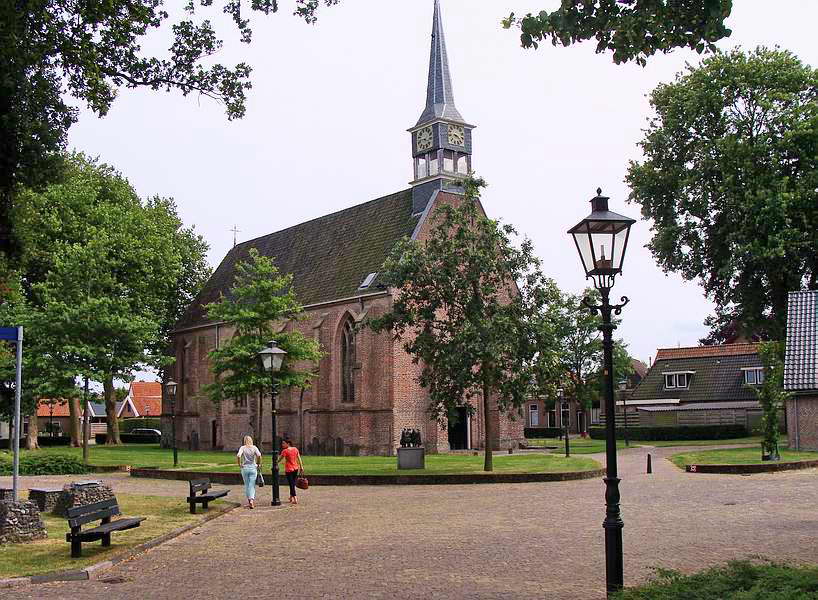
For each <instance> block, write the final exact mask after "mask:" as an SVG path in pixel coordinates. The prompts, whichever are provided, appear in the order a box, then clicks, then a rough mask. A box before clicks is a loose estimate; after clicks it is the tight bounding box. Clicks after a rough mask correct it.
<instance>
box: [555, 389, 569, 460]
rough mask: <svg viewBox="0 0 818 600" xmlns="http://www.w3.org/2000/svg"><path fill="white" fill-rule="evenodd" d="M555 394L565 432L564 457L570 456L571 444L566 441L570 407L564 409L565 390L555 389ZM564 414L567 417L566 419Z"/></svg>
mask: <svg viewBox="0 0 818 600" xmlns="http://www.w3.org/2000/svg"><path fill="white" fill-rule="evenodd" d="M557 394H558V395H559V398H560V424H561V425H562V430H563V432H564V434H565V458H568V457H570V456H571V444H570V442H569V441H568V426H569V425H570V424H571V409H570V407H569V408H568V410H566V408H565V406H566V404H567V402H565V392H564V390H563V389H562V388H560V389H559V390H557ZM566 415H567V416H568V418H567V419H566V418H565V417H566Z"/></svg>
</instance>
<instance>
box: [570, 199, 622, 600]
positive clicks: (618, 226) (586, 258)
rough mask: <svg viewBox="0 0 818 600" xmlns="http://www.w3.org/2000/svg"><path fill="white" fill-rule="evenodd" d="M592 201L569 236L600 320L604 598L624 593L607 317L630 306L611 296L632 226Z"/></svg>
mask: <svg viewBox="0 0 818 600" xmlns="http://www.w3.org/2000/svg"><path fill="white" fill-rule="evenodd" d="M596 194H597V195H596V197H595V198H593V199H592V200H591V214H590V215H588V216H587V217H585V218H584V219H583V220H582V221H580V222H579V223H578V224H577V225H575V226H574V227H572V228H571V229H570V230H569V231H568V233H570V234H571V235H572V236H573V238H574V243H575V244H576V247H577V251H578V252H579V257H580V260H581V261H582V267H583V269H584V270H585V277H586V279H591V280H592V281H593V283H594V287H595V288H596V289H597V290H599V293H600V296H601V297H602V304H599V305H594V304H591V302H590V301H589V300H588V298H584V299H583V301H582V303H583V304H584V305H585V306H586V307H587V308H588V309H590V310H591V312H593V313H595V314H596V313H601V314H602V325H601V326H600V330H601V331H602V348H603V355H604V381H605V412H606V414H607V415H608V418H606V419H605V455H606V469H607V471H606V476H605V521H604V522H603V524H602V527H603V528H604V529H605V583H606V587H607V590H608V594H612V593H614V592H617V591H619V590H621V589H622V586H623V584H624V573H623V559H622V528H623V527H624V523H623V522H622V516H621V512H620V510H619V481H620V479H619V475H618V472H617V465H616V417H615V412H614V411H615V405H614V386H613V330H614V325H613V324H612V323H611V313H616V314H617V315H619V314H622V308H623V307H624V306H625V305H626V304H627V303H628V298H627V297H625V296H623V297H622V299H621V301H620V302H621V304H614V305H612V304H611V303H610V291H611V288H612V287H613V285H614V280H615V279H616V276H617V275H619V274H621V273H622V262H623V261H624V259H625V250H626V249H627V247H628V236H629V235H630V229H631V225H633V224H634V223H635V222H636V221H634V220H633V219H630V218H628V217H623V216H622V215H619V214H616V213H614V212H610V211H609V210H608V198H607V197H605V196H603V195H602V190H601V189H597V191H596Z"/></svg>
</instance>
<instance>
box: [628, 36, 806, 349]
mask: <svg viewBox="0 0 818 600" xmlns="http://www.w3.org/2000/svg"><path fill="white" fill-rule="evenodd" d="M651 104H652V106H653V108H654V109H655V111H656V116H655V118H654V119H653V120H652V121H651V122H650V124H649V127H648V129H647V130H646V134H645V137H644V139H643V140H642V142H641V144H640V145H641V147H642V150H643V152H644V154H645V160H644V161H643V162H632V163H631V165H630V168H629V170H628V175H627V182H628V184H629V185H630V187H631V194H630V200H631V201H633V202H637V203H639V204H640V205H641V206H642V215H643V216H644V217H645V218H646V219H652V220H653V223H654V226H653V238H652V239H651V241H650V244H649V248H650V250H651V252H652V253H653V256H654V258H655V259H656V260H657V262H658V263H659V265H660V266H661V267H662V268H663V269H664V270H665V271H675V272H678V273H680V274H681V275H682V277H684V278H685V279H687V280H695V279H698V280H699V281H700V283H701V285H702V286H703V288H704V290H705V293H706V294H707V296H708V297H709V298H711V299H712V300H713V301H714V302H715V303H716V311H717V318H716V320H715V321H713V323H712V324H713V325H714V330H715V329H716V328H719V327H721V326H723V325H724V324H725V323H726V322H729V321H730V320H731V319H734V320H735V321H736V322H738V323H741V324H742V325H743V326H744V327H745V328H746V329H747V330H748V331H751V332H755V333H761V332H764V333H765V334H766V337H767V338H768V339H778V340H781V339H783V338H784V333H785V330H786V316H787V294H788V292H790V291H792V290H800V289H816V288H818V252H816V248H818V192H816V190H818V151H816V149H817V148H818V71H816V70H814V69H812V68H811V67H808V66H806V65H804V64H803V63H801V61H799V60H798V59H797V58H796V57H795V56H793V55H792V54H791V53H789V52H786V51H782V50H768V49H766V48H758V49H757V50H755V51H753V52H750V53H748V54H745V53H743V52H741V51H738V50H735V51H732V52H729V53H725V54H719V55H716V56H714V57H711V58H708V59H706V60H705V61H703V63H702V64H701V66H698V67H693V66H688V68H687V70H686V72H684V73H682V74H680V75H679V76H677V78H676V81H674V82H673V83H669V84H664V85H660V86H659V87H657V88H656V89H655V90H654V91H653V93H652V94H651Z"/></svg>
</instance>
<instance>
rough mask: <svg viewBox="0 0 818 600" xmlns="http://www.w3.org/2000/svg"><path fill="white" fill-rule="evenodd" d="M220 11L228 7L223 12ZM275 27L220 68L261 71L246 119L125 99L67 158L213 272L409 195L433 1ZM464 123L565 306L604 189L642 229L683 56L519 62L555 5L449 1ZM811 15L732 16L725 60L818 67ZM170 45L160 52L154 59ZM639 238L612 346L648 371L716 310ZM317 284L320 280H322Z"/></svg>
mask: <svg viewBox="0 0 818 600" xmlns="http://www.w3.org/2000/svg"><path fill="white" fill-rule="evenodd" d="M217 4H218V3H217ZM280 4H281V5H282V9H283V10H282V12H280V13H279V14H277V15H272V16H270V17H266V18H265V17H263V16H262V17H254V27H253V29H254V32H255V35H254V41H253V43H252V44H251V45H250V46H246V45H243V44H240V43H238V42H237V41H236V37H237V36H236V35H235V30H234V29H232V28H231V26H230V23H229V22H226V21H224V20H219V19H220V18H219V16H218V11H214V12H213V13H212V14H210V15H209V16H211V17H214V20H216V21H218V22H219V23H221V24H222V25H223V27H221V32H222V34H223V35H224V36H225V37H226V38H227V40H228V42H227V44H226V46H225V49H224V51H223V52H222V53H221V55H220V56H219V60H220V61H221V62H225V63H235V62H238V61H240V60H244V61H246V62H248V63H249V64H251V65H252V67H253V69H254V73H253V84H254V87H253V89H252V90H251V91H250V93H249V94H250V95H249V101H248V104H247V115H246V117H245V118H244V119H242V120H240V121H235V122H228V121H227V120H226V118H225V116H224V111H223V109H222V107H221V106H220V105H218V104H217V103H215V102H213V101H211V100H208V99H206V98H199V97H195V96H189V97H187V98H183V97H182V96H181V95H180V94H177V93H171V94H165V93H158V92H150V91H129V90H123V91H122V92H121V93H120V96H119V98H118V100H117V101H116V102H115V104H114V106H113V108H112V110H111V111H110V113H109V114H108V116H106V117H105V118H104V119H98V118H96V117H95V116H93V115H92V114H90V113H87V112H83V114H82V116H81V118H80V122H79V124H78V125H76V126H75V127H74V128H73V129H72V130H71V136H70V143H71V146H72V147H73V148H74V149H77V150H82V151H84V152H86V153H88V154H91V155H95V156H99V157H100V158H101V159H102V160H104V161H105V162H107V163H109V164H112V165H114V166H115V167H116V168H117V169H119V170H120V171H121V172H123V173H124V174H125V175H126V176H127V177H128V179H129V180H130V181H131V183H132V184H133V185H134V186H135V188H136V189H137V191H138V192H139V193H140V195H143V196H148V195H154V194H159V195H162V196H172V197H173V198H175V199H176V202H177V203H178V205H179V211H180V213H181V216H182V218H183V220H184V221H185V223H186V224H189V225H194V226H195V227H196V229H197V230H198V231H199V232H200V233H201V234H202V235H203V236H204V237H205V238H206V239H207V241H208V242H209V243H210V246H211V250H210V254H209V259H210V262H211V264H212V265H213V266H214V267H215V266H216V265H218V263H219V262H220V261H221V259H222V258H223V256H224V255H225V253H226V252H227V250H229V248H230V247H231V246H232V244H233V233H232V232H231V231H230V229H232V228H233V226H234V225H235V226H237V227H238V229H239V230H240V233H239V234H238V237H239V241H242V240H248V239H252V238H255V237H258V236H261V235H265V234H267V233H270V232H273V231H277V230H279V229H282V228H285V227H289V226H291V225H295V224H297V223H300V222H303V221H306V220H308V219H312V218H315V217H319V216H321V215H324V214H327V213H330V212H334V211H337V210H341V209H344V208H347V207H349V206H353V205H355V204H360V203H362V202H366V201H368V200H371V199H374V198H378V197H380V196H384V195H386V194H390V193H392V192H396V191H399V190H401V189H405V188H406V187H408V182H409V180H410V179H411V174H412V169H411V166H412V163H411V158H410V152H411V150H410V138H409V134H408V133H407V132H406V129H407V128H408V127H411V126H413V125H414V124H415V122H416V121H417V119H418V117H419V116H420V113H421V112H422V109H423V106H424V102H425V94H426V74H427V70H428V59H429V35H430V30H431V20H432V5H433V2H432V0H342V2H341V5H340V6H337V7H334V8H330V9H323V10H322V11H321V14H320V19H319V22H318V24H317V25H315V26H310V25H306V24H305V23H304V22H303V21H301V20H299V19H297V18H295V17H291V16H290V15H289V14H288V10H289V8H290V7H291V5H292V4H293V3H292V2H291V1H285V2H281V3H280ZM442 4H443V17H444V23H445V29H446V40H447V45H448V51H449V60H450V63H451V67H452V75H453V80H454V93H455V100H456V104H457V107H458V108H459V110H460V112H461V113H462V115H463V117H464V118H465V119H466V120H467V121H469V122H470V123H474V124H476V125H477V126H478V128H477V130H476V131H475V137H474V166H475V169H476V170H477V172H478V174H479V175H481V176H483V177H484V178H485V179H486V180H487V181H488V183H489V188H488V189H487V190H486V192H485V195H484V197H483V203H484V205H485V207H486V210H487V212H488V213H489V215H490V216H491V217H493V218H499V219H502V220H503V221H504V222H508V223H511V224H512V225H515V226H516V227H517V228H518V230H519V231H520V233H521V234H523V235H525V236H528V237H530V238H531V239H532V240H533V241H534V245H535V248H536V251H537V252H538V254H539V255H540V256H541V257H542V258H543V259H544V263H545V271H546V273H547V274H548V275H549V276H551V277H553V278H554V279H556V281H557V282H558V283H559V285H560V286H561V287H562V288H563V289H565V290H569V291H573V292H580V291H581V290H582V289H583V288H584V286H585V281H584V278H583V274H582V273H581V267H580V263H579V259H578V257H577V254H576V250H575V248H574V245H573V243H572V242H571V240H570V239H569V236H568V235H567V234H566V231H567V230H568V228H570V227H571V226H573V225H574V224H576V223H577V222H578V221H579V220H581V219H582V218H583V217H585V216H586V215H587V213H588V212H589V211H590V204H589V203H588V200H590V198H591V197H592V196H593V195H594V190H595V189H596V188H597V187H602V189H603V191H604V192H605V194H606V195H608V196H610V197H611V201H610V204H611V209H612V210H614V211H616V212H620V213H622V214H626V215H629V216H632V217H634V218H638V217H639V207H638V206H636V205H628V204H627V203H626V202H625V199H626V198H627V195H628V189H627V186H626V185H625V184H624V183H623V179H624V176H625V172H626V169H627V166H628V161H629V160H632V159H637V160H638V159H639V157H640V153H639V149H638V148H637V142H638V141H639V140H640V139H641V137H642V133H641V130H642V128H643V127H644V126H645V124H646V120H647V118H648V117H649V116H650V106H649V104H648V100H647V98H646V95H647V94H648V93H649V92H650V91H651V90H652V89H653V88H654V87H655V86H656V85H657V84H658V83H660V82H666V81H670V80H672V79H673V77H674V74H675V73H677V72H678V71H680V70H681V69H682V68H683V66H684V64H685V62H686V61H690V62H693V63H696V62H698V61H699V60H700V57H699V56H698V55H697V54H695V53H693V52H688V51H679V50H677V51H675V52H674V53H673V54H670V55H667V56H663V55H660V56H655V57H653V58H652V59H650V61H649V64H648V66H647V67H646V68H641V67H638V66H634V65H615V64H613V62H612V60H611V58H610V55H597V54H595V53H594V44H593V43H586V44H583V45H581V46H576V47H571V48H562V47H556V48H555V47H552V46H551V45H550V44H547V45H545V46H543V47H541V49H540V50H538V51H530V50H523V49H522V48H520V46H519V36H518V34H517V33H516V32H515V31H506V30H503V29H502V28H501V27H500V20H501V19H502V18H503V17H505V16H507V15H508V13H509V12H511V11H512V10H514V11H515V12H516V13H517V14H525V13H526V12H529V11H539V10H541V9H549V10H550V9H553V8H555V7H557V6H558V4H559V2H558V0H526V1H517V0H505V1H503V2H493V1H489V0H443V2H442ZM815 23H818V2H816V1H815V0H735V2H734V11H733V15H732V16H731V17H730V19H729V20H728V26H729V27H731V28H732V30H733V35H732V37H731V38H729V39H728V40H727V41H725V42H722V43H721V44H720V45H721V47H722V48H731V47H734V46H736V45H741V46H743V47H745V48H748V49H749V48H753V47H755V46H757V45H768V46H775V45H778V46H780V47H782V48H785V49H789V50H791V51H793V52H794V53H795V54H796V55H798V56H799V57H800V58H801V59H802V60H803V61H804V62H806V63H808V64H811V65H813V66H815V65H818V42H816V41H815V40H816V38H815V35H814V27H815ZM153 46H159V47H162V46H164V47H166V46H167V40H166V39H165V38H164V37H162V36H157V37H155V38H153V39H151V40H149V41H148V43H146V44H145V47H146V48H148V49H150V48H151V47H153ZM649 237H650V223H648V222H645V221H639V222H638V223H637V224H636V225H635V226H634V228H633V232H632V235H631V243H630V246H629V251H628V256H627V258H626V263H625V269H624V274H623V276H622V277H621V278H620V279H619V280H618V281H617V284H616V287H615V288H614V294H615V295H616V297H619V296H620V295H623V294H625V295H628V296H629V297H630V298H631V304H630V305H629V306H628V308H627V309H625V311H624V312H623V314H622V326H621V328H620V329H619V330H618V331H617V335H619V336H621V337H623V338H624V339H625V340H626V342H628V344H629V346H630V351H631V354H632V355H634V356H636V357H638V358H640V359H642V360H644V361H645V362H647V361H648V360H649V359H650V358H651V357H653V356H655V353H656V348H662V347H672V346H677V345H679V344H681V345H683V346H684V345H696V344H697V341H698V339H699V338H701V337H702V336H703V335H705V333H706V328H705V327H704V326H703V324H702V321H703V320H704V318H705V317H706V316H707V315H708V314H709V313H710V312H711V309H712V306H711V304H710V303H709V302H708V301H707V299H706V298H705V297H704V296H703V294H702V291H701V288H700V287H699V286H698V285H697V284H696V283H694V282H685V281H683V280H682V279H681V278H680V277H678V276H676V275H673V274H670V275H665V274H664V273H662V271H661V270H660V269H659V268H658V267H657V266H656V265H655V263H654V261H653V259H652V257H651V255H650V253H649V252H648V250H647V249H645V248H644V245H645V244H646V243H647V241H648V239H649ZM317 267H318V268H320V266H317Z"/></svg>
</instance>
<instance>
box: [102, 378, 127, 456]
mask: <svg viewBox="0 0 818 600" xmlns="http://www.w3.org/2000/svg"><path fill="white" fill-rule="evenodd" d="M102 390H103V393H104V394H105V424H106V425H107V430H108V435H107V436H106V440H105V445H106V446H120V445H121V444H122V440H121V439H119V420H118V419H117V418H116V389H115V388H114V376H113V375H106V376H105V381H103V382H102Z"/></svg>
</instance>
